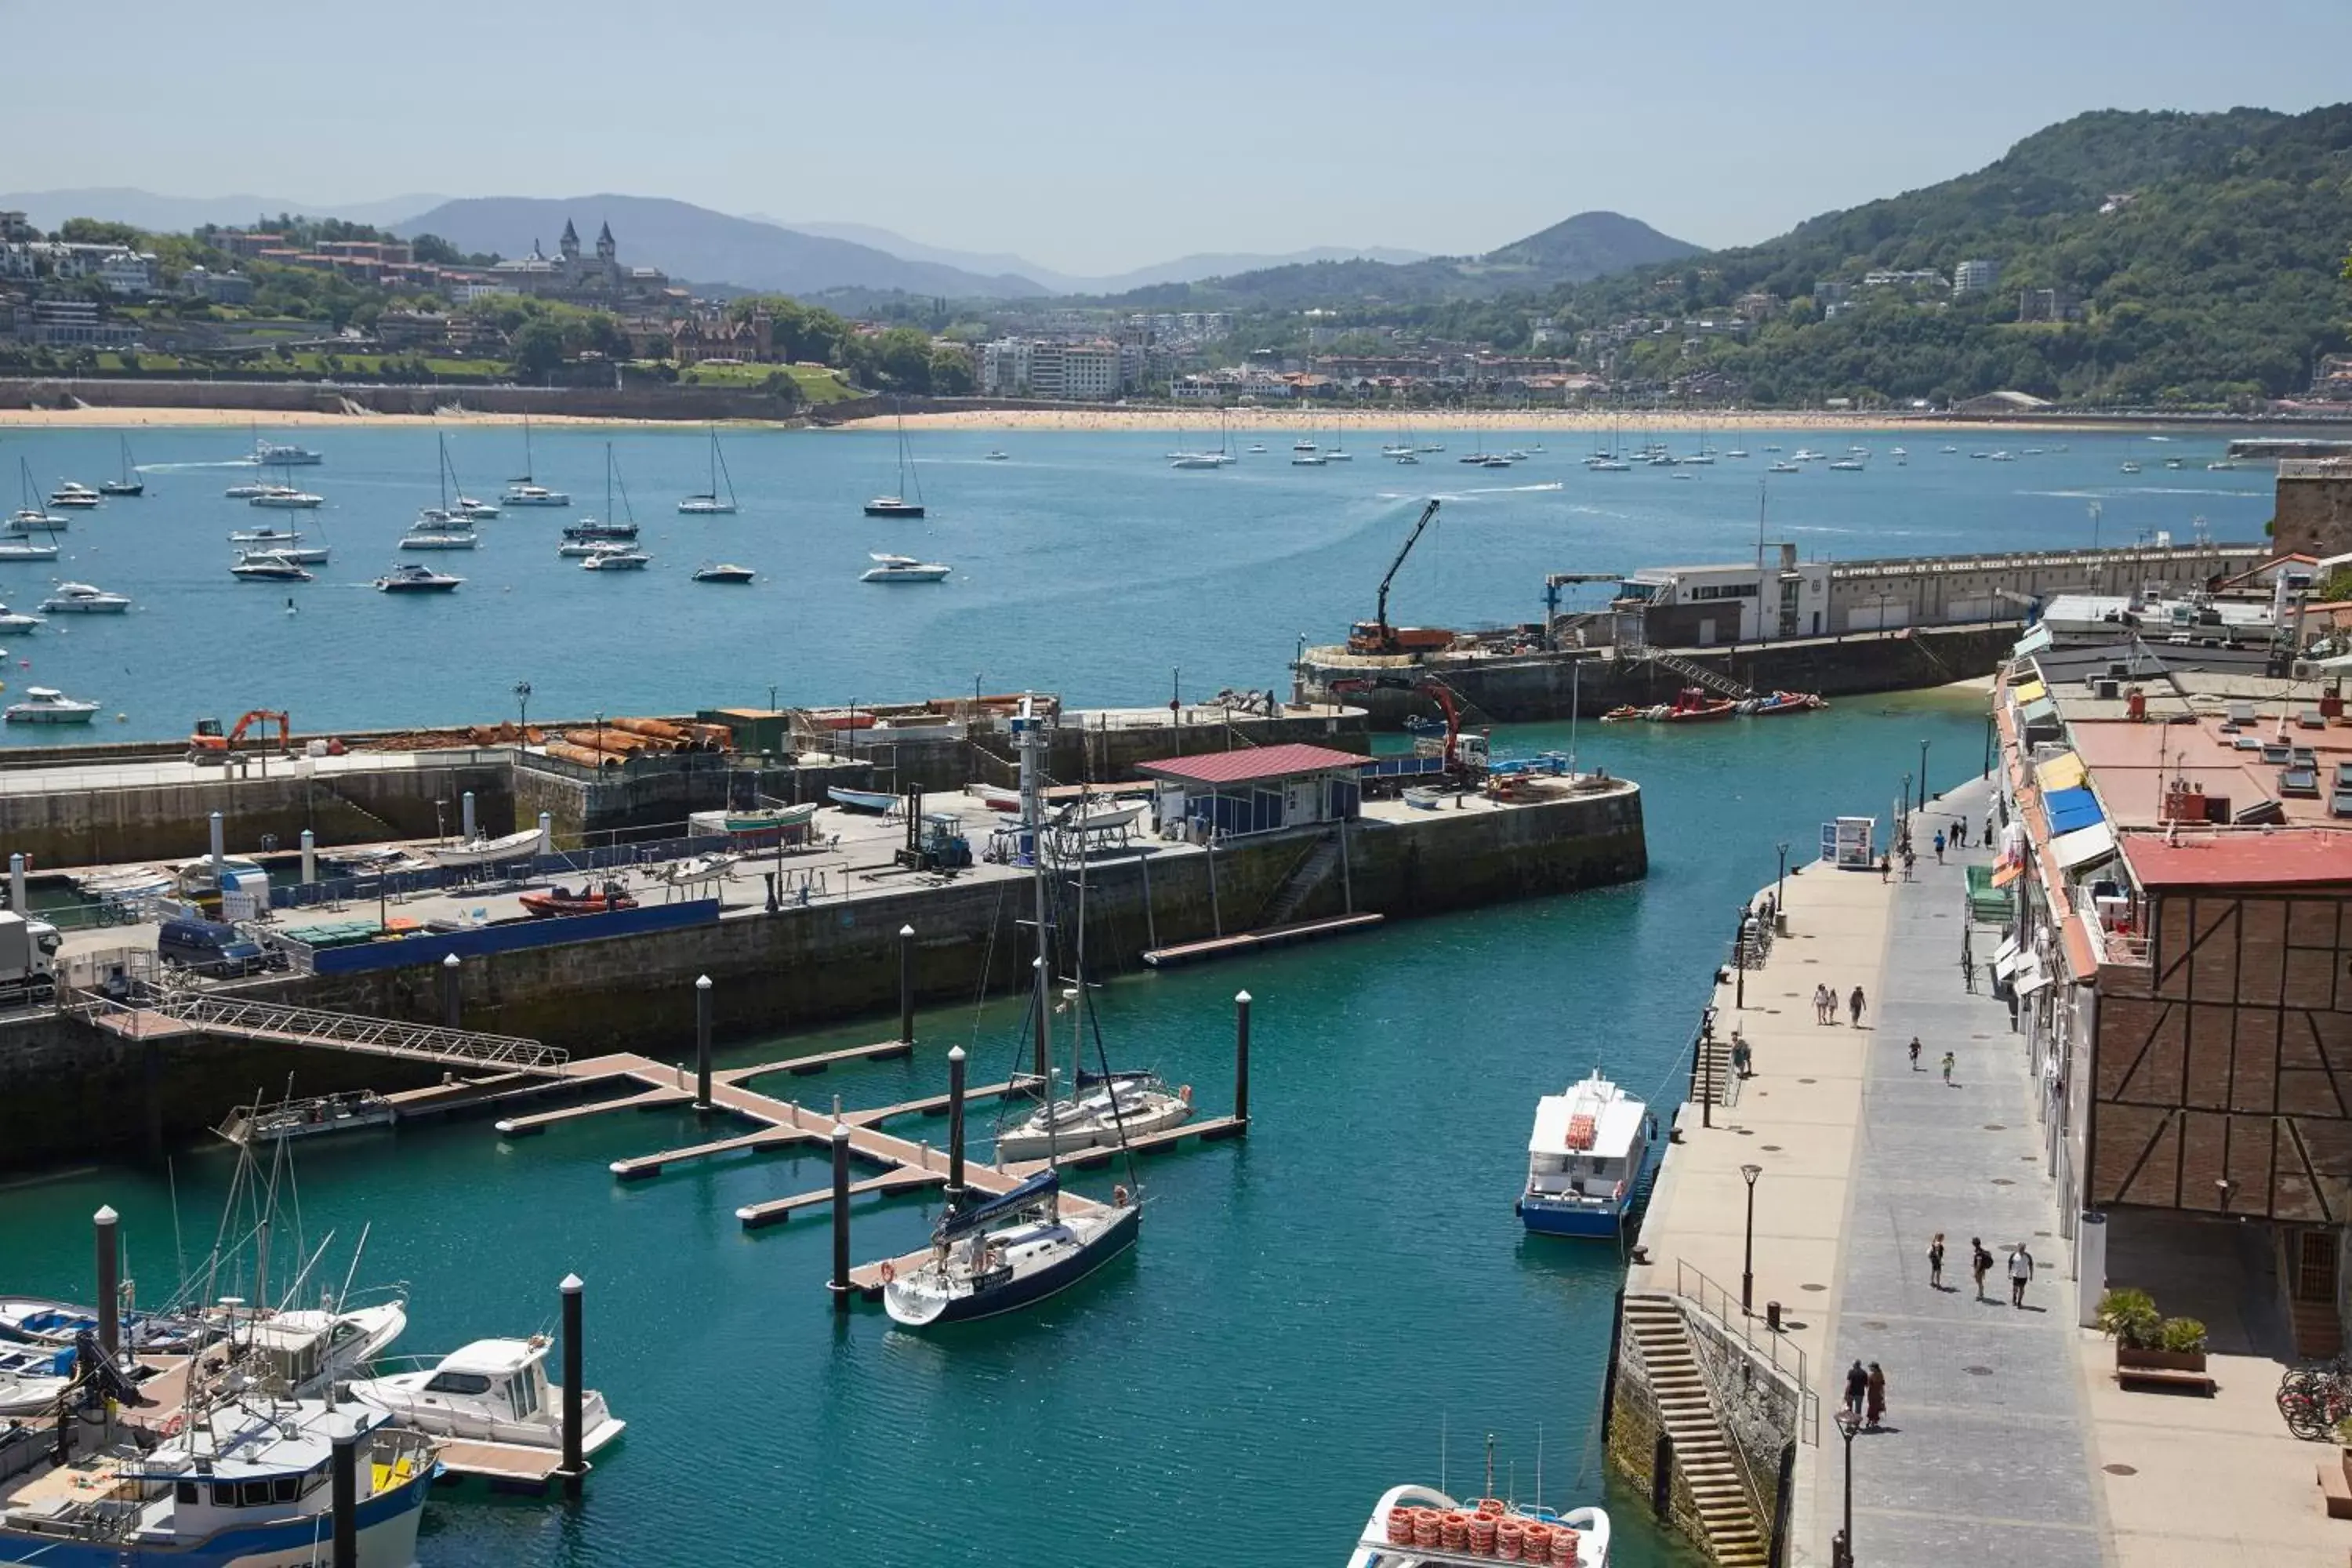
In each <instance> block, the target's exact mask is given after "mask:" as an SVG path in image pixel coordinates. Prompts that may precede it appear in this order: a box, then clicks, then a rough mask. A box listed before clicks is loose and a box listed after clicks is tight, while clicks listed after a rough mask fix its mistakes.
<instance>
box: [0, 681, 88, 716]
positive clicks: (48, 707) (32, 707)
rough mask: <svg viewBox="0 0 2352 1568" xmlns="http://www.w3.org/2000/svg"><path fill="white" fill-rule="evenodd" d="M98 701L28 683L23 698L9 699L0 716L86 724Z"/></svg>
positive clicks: (52, 687)
mask: <svg viewBox="0 0 2352 1568" xmlns="http://www.w3.org/2000/svg"><path fill="white" fill-rule="evenodd" d="M97 712H98V704H97V703H95V702H84V701H81V700H79V699H77V698H72V697H68V696H67V695H66V694H65V693H64V692H62V691H59V690H58V689H57V688H56V687H54V686H28V687H26V688H25V697H24V700H22V701H20V702H11V703H10V704H8V706H7V708H6V709H5V710H0V717H5V719H6V720H7V721H8V722H9V723H11V724H87V723H89V721H90V720H91V719H92V718H93V717H95V716H96V715H97Z"/></svg>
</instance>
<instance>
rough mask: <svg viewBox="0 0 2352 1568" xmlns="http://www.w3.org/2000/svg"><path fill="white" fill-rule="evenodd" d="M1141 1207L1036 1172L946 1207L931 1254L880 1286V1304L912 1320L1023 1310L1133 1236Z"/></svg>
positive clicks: (914, 1324)
mask: <svg viewBox="0 0 2352 1568" xmlns="http://www.w3.org/2000/svg"><path fill="white" fill-rule="evenodd" d="M1142 1219H1143V1210H1142V1208H1141V1206H1140V1205H1138V1204H1137V1203H1136V1202H1135V1201H1134V1200H1133V1198H1132V1197H1131V1196H1130V1195H1129V1194H1128V1192H1127V1189H1126V1188H1124V1187H1120V1188H1118V1189H1116V1191H1115V1192H1114V1193H1113V1194H1112V1198H1111V1201H1110V1202H1108V1203H1094V1202H1085V1201H1082V1200H1077V1199H1075V1198H1073V1199H1071V1200H1069V1201H1067V1202H1066V1201H1065V1200H1064V1199H1063V1196H1062V1184H1061V1177H1060V1175H1059V1173H1056V1172H1054V1171H1040V1172H1038V1173H1036V1174H1035V1175H1034V1176H1031V1177H1029V1178H1028V1179H1027V1180H1025V1181H1024V1182H1022V1183H1020V1184H1018V1185H1016V1186H1014V1187H1013V1189H1012V1190H1011V1191H1009V1192H1005V1193H1002V1194H998V1195H996V1196H994V1197H991V1198H982V1199H981V1200H979V1201H978V1202H975V1203H970V1204H967V1205H964V1206H963V1207H961V1208H958V1209H951V1210H950V1211H949V1212H948V1213H947V1214H945V1215H941V1216H940V1221H939V1223H938V1224H937V1225H936V1226H933V1227H932V1229H931V1252H930V1257H929V1258H928V1259H927V1260H926V1261H925V1262H924V1263H922V1264H921V1265H919V1266H918V1267H916V1268H908V1269H907V1270H906V1271H905V1272H903V1273H898V1274H896V1275H895V1276H886V1277H885V1279H884V1281H883V1285H882V1306H883V1310H885V1311H887V1312H888V1313H889V1314H890V1319H891V1321H893V1322H898V1323H903V1324H905V1325H907V1326H908V1327H909V1328H921V1327H926V1326H928V1325H930V1324H933V1323H953V1322H971V1321H975V1320H977V1319H981V1318H992V1317H995V1316H997V1315H998V1314H1000V1313H1003V1312H1013V1311H1018V1310H1021V1309H1022V1308H1024V1307H1027V1306H1031V1305H1034V1303H1036V1302H1038V1301H1042V1300H1045V1298H1047V1297H1048V1296H1052V1295H1055V1294H1056V1293H1057V1292H1059V1291H1062V1290H1066V1289H1068V1288H1069V1287H1071V1286H1072V1285H1075V1284H1076V1283H1077V1282H1078V1281H1079V1280H1081V1279H1085V1278H1086V1277H1087V1275H1089V1274H1091V1273H1093V1272H1094V1271H1095V1270H1096V1269H1097V1268H1101V1267H1102V1266H1103V1265H1104V1264H1106V1263H1108V1262H1109V1261H1110V1260H1111V1259H1112V1258H1116V1257H1118V1255H1119V1254H1120V1253H1122V1252H1125V1251H1126V1250H1127V1249H1128V1248H1129V1247H1132V1246H1134V1245H1135V1237H1136V1232H1137V1231H1138V1230H1139V1228H1141V1224H1142Z"/></svg>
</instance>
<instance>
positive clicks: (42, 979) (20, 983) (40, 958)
mask: <svg viewBox="0 0 2352 1568" xmlns="http://www.w3.org/2000/svg"><path fill="white" fill-rule="evenodd" d="M64 940H65V939H64V938H62V937H60V936H59V935H58V928H57V927H55V926H53V925H50V924H49V923H48V922H47V921H35V920H26V918H25V917H24V916H23V915H20V914H17V913H16V911H15V910H6V911H0V1007H22V1006H28V1005H47V1004H48V1003H49V1002H52V1001H54V1000H55V999H56V998H57V994H58V944H59V943H60V942H63V941H64Z"/></svg>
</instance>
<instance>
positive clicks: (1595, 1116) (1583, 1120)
mask: <svg viewBox="0 0 2352 1568" xmlns="http://www.w3.org/2000/svg"><path fill="white" fill-rule="evenodd" d="M1649 1118H1650V1111H1649V1107H1648V1106H1646V1105H1644V1104H1643V1103H1642V1102H1641V1101H1640V1100H1635V1099H1634V1098H1633V1096H1631V1095H1629V1094H1627V1093H1626V1092H1625V1091H1624V1090H1623V1089H1619V1088H1618V1087H1617V1086H1616V1085H1615V1084H1613V1083H1612V1082H1610V1081H1609V1080H1608V1079H1604V1078H1602V1077H1601V1073H1600V1069H1598V1068H1595V1069H1594V1070H1593V1072H1592V1075H1591V1077H1590V1078H1587V1079H1585V1080H1584V1081H1583V1082H1581V1083H1580V1084H1577V1085H1575V1086H1574V1087H1572V1088H1570V1089H1569V1090H1568V1092H1567V1093H1565V1094H1548V1095H1545V1096H1544V1097H1543V1098H1542V1099H1540V1100H1537V1101H1536V1124H1535V1130H1534V1131H1532V1132H1530V1133H1529V1134H1528V1181H1527V1186H1526V1189H1525V1190H1524V1191H1522V1192H1521V1193H1520V1194H1519V1202H1518V1214H1519V1220H1520V1223H1522V1224H1523V1225H1525V1226H1527V1227H1528V1229H1529V1230H1530V1231H1534V1232H1536V1233H1538V1234H1539V1235H1543V1236H1583V1237H1614V1236H1616V1235H1617V1234H1618V1232H1619V1229H1620V1228H1621V1226H1622V1224H1623V1222H1624V1217H1625V1213H1626V1210H1627V1209H1628V1208H1629V1207H1630V1206H1631V1205H1632V1204H1633V1200H1634V1197H1635V1194H1637V1192H1638V1191H1639V1188H1640V1185H1641V1178H1642V1173H1643V1167H1644V1166H1645V1164H1646V1163H1647V1162H1648V1160H1649V1157H1650V1119H1649Z"/></svg>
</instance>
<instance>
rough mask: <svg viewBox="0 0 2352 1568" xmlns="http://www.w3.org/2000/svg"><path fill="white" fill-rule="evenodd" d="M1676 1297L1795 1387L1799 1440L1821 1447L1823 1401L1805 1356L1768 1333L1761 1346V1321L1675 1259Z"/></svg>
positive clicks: (1685, 1264)
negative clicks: (1814, 1383)
mask: <svg viewBox="0 0 2352 1568" xmlns="http://www.w3.org/2000/svg"><path fill="white" fill-rule="evenodd" d="M1675 1295H1677V1296H1680V1297H1681V1298H1682V1299H1683V1300H1685V1301H1687V1302H1689V1303H1690V1304H1691V1306H1692V1307H1693V1308H1695V1309H1696V1310H1697V1311H1698V1312H1699V1314H1700V1315H1701V1316H1702V1317H1705V1318H1707V1319H1709V1320H1711V1321H1713V1322H1714V1323H1715V1325H1716V1327H1717V1328H1719V1329H1720V1330H1722V1331H1724V1332H1725V1333H1726V1334H1727V1335H1729V1336H1730V1337H1731V1338H1733V1339H1735V1340H1738V1342H1740V1343H1741V1344H1743V1345H1745V1346H1747V1347H1748V1353H1749V1355H1751V1356H1753V1357H1755V1358H1756V1359H1757V1360H1759V1361H1760V1362H1762V1363H1764V1364H1766V1365H1768V1366H1769V1367H1770V1368H1771V1369H1772V1370H1773V1371H1774V1372H1776V1373H1780V1376H1782V1377H1783V1378H1786V1379H1788V1380H1789V1381H1790V1383H1791V1384H1793V1385H1794V1387H1795V1391H1796V1394H1797V1412H1798V1414H1797V1432H1798V1436H1801V1437H1802V1438H1803V1439H1804V1440H1805V1441H1806V1442H1808V1443H1811V1444H1812V1445H1814V1446H1815V1447H1819V1446H1820V1445H1821V1440H1822V1401H1821V1395H1820V1394H1816V1393H1814V1392H1813V1385H1812V1382H1811V1378H1810V1377H1809V1376H1808V1373H1807V1367H1806V1363H1805V1352H1803V1351H1802V1350H1801V1349H1799V1348H1798V1347H1797V1346H1795V1345H1792V1344H1790V1343H1789V1342H1788V1340H1787V1338H1786V1337H1785V1336H1783V1335H1780V1334H1776V1333H1773V1332H1772V1331H1770V1330H1769V1329H1768V1330H1766V1331H1764V1333H1763V1334H1762V1336H1761V1338H1760V1342H1759V1335H1758V1333H1757V1330H1756V1325H1757V1322H1758V1321H1759V1320H1758V1319H1757V1318H1755V1317H1754V1316H1752V1315H1750V1314H1749V1313H1748V1312H1746V1311H1743V1310H1741V1309H1740V1306H1739V1303H1738V1300H1737V1299H1736V1298H1734V1297H1733V1295H1732V1294H1731V1292H1730V1291H1728V1290H1727V1289H1724V1288H1723V1287H1722V1286H1720V1285H1718V1284H1717V1283H1716V1282H1715V1281H1714V1280H1712V1279H1708V1278H1707V1277H1706V1274H1704V1273H1703V1272H1701V1271H1700V1270H1698V1269H1696V1268H1693V1267H1691V1265H1690V1263H1689V1262H1688V1261H1687V1260H1685V1259H1684V1258H1675Z"/></svg>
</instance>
